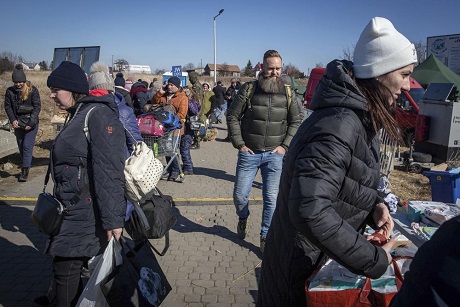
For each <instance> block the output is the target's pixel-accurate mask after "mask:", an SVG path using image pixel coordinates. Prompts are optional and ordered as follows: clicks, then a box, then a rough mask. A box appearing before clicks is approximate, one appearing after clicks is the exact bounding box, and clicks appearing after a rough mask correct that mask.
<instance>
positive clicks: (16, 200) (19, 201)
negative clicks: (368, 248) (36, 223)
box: [0, 197, 263, 206]
mask: <svg viewBox="0 0 460 307" xmlns="http://www.w3.org/2000/svg"><path fill="white" fill-rule="evenodd" d="M173 200H174V203H175V204H176V206H203V205H231V206H233V198H225V197H216V198H198V197H188V198H184V197H177V198H173ZM36 201H37V198H36V197H0V206H1V205H9V206H14V205H22V206H34V205H35V202H36ZM249 201H250V202H251V205H262V203H263V201H262V198H261V197H253V198H249Z"/></svg>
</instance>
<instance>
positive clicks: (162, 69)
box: [155, 68, 166, 75]
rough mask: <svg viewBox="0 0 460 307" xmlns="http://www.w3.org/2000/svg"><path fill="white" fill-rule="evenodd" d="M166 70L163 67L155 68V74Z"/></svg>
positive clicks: (160, 73)
mask: <svg viewBox="0 0 460 307" xmlns="http://www.w3.org/2000/svg"><path fill="white" fill-rule="evenodd" d="M165 72H166V69H164V68H157V69H155V75H162V74H164V73H165Z"/></svg>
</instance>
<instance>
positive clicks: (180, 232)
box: [0, 123, 262, 307]
mask: <svg viewBox="0 0 460 307" xmlns="http://www.w3.org/2000/svg"><path fill="white" fill-rule="evenodd" d="M215 127H217V128H218V131H219V133H218V136H217V139H216V140H214V141H210V142H202V143H201V148H200V149H198V150H192V160H193V163H194V173H195V174H194V175H186V176H185V180H184V182H182V183H180V182H173V181H164V180H162V181H160V182H159V184H158V187H159V189H160V190H161V191H162V192H163V193H164V194H169V195H171V196H173V199H174V201H175V203H176V207H175V210H176V215H177V217H178V221H177V223H176V225H175V226H174V227H173V229H172V230H171V232H170V240H171V247H170V248H169V250H168V252H167V253H166V255H165V256H163V257H159V256H157V259H158V261H159V263H160V265H161V267H162V268H163V270H164V272H165V273H166V276H167V278H168V281H169V282H170V283H171V285H172V287H173V289H172V291H171V292H170V294H169V295H168V297H167V298H166V300H165V301H164V302H163V304H162V306H253V305H254V304H255V302H256V299H257V277H258V275H259V271H260V265H261V253H260V251H259V233H260V223H261V212H262V206H261V199H262V193H261V177H260V174H258V175H257V177H256V179H255V180H254V182H253V187H252V191H251V195H250V210H251V216H250V218H249V222H248V225H249V233H248V235H247V237H246V239H245V240H241V239H239V238H238V237H237V236H236V233H235V231H236V225H237V221H238V219H237V216H236V214H235V208H234V206H233V199H232V194H233V184H234V176H235V167H236V160H237V150H236V149H234V148H233V146H232V145H231V144H230V143H227V142H223V141H222V139H223V138H225V137H226V136H227V131H226V126H225V123H224V124H219V125H215ZM44 176H45V174H44V173H43V174H41V175H36V176H34V177H33V178H29V180H28V181H27V182H25V183H18V182H13V183H8V184H7V183H5V182H0V305H1V306H8V307H9V306H35V304H34V303H33V302H32V301H33V299H34V298H35V297H37V296H40V295H44V294H45V293H46V291H47V289H48V285H49V282H50V280H51V261H52V259H51V257H50V256H48V255H44V254H43V249H44V246H45V244H46V241H47V236H46V235H44V234H42V233H40V232H39V231H38V230H37V228H36V227H35V226H34V225H33V224H32V222H31V220H30V214H31V212H32V210H33V206H34V205H35V200H36V197H37V195H38V194H39V193H40V192H41V191H42V189H43V180H44ZM51 189H52V184H49V185H48V187H47V190H48V191H51ZM151 242H152V244H153V245H154V246H156V247H158V248H161V247H162V246H163V243H164V242H163V240H161V239H160V240H151Z"/></svg>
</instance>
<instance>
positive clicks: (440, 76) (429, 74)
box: [411, 55, 460, 90]
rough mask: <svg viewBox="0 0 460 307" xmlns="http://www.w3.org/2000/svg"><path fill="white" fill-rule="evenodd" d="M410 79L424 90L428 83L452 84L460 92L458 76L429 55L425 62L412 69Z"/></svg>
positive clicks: (459, 77) (459, 78)
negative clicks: (415, 81)
mask: <svg viewBox="0 0 460 307" xmlns="http://www.w3.org/2000/svg"><path fill="white" fill-rule="evenodd" d="M411 76H412V78H414V79H415V80H417V81H418V83H420V85H421V86H423V87H424V88H425V89H426V88H427V86H428V85H429V84H430V83H454V84H455V86H456V87H457V89H459V90H460V76H459V75H457V74H456V73H455V72H453V71H452V70H451V69H450V68H449V67H447V66H446V65H444V64H443V63H442V62H441V61H439V60H438V59H437V58H436V57H435V56H434V55H430V56H429V57H428V58H427V59H426V60H425V61H423V62H422V63H421V64H420V65H418V66H417V67H415V68H414V72H413V73H412V75H411Z"/></svg>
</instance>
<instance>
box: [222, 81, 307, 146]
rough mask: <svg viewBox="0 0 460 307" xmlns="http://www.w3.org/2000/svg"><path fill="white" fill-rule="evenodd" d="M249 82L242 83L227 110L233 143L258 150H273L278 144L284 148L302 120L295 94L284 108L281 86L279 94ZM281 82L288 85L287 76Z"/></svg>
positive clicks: (285, 102) (284, 101)
mask: <svg viewBox="0 0 460 307" xmlns="http://www.w3.org/2000/svg"><path fill="white" fill-rule="evenodd" d="M251 82H252V83H251ZM251 82H247V83H245V84H243V86H242V87H241V89H240V90H239V92H238V95H237V96H236V98H235V100H233V102H232V104H231V105H230V108H229V109H228V111H227V126H228V131H229V134H230V138H231V140H232V143H233V146H234V147H235V148H239V147H240V146H242V145H246V146H247V147H248V148H250V149H252V150H260V151H268V150H273V149H275V148H276V147H278V146H283V147H284V148H285V149H287V148H288V147H289V144H290V142H291V140H292V137H293V136H294V134H295V133H296V131H297V128H298V127H299V125H300V123H301V121H302V119H301V117H300V110H299V108H298V106H297V104H296V103H295V101H296V100H295V99H294V98H295V96H293V99H292V102H291V105H290V107H289V109H288V103H287V98H286V93H285V89H284V88H283V91H282V92H281V93H277V94H268V93H265V92H263V91H262V89H261V88H260V87H259V86H257V82H258V81H251ZM285 82H286V84H290V83H291V81H290V78H287V79H286V80H285ZM250 83H251V85H250ZM249 86H253V90H252V91H253V94H251V91H250V90H248V87H249ZM293 95H295V94H294V93H293ZM251 96H252V98H251Z"/></svg>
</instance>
